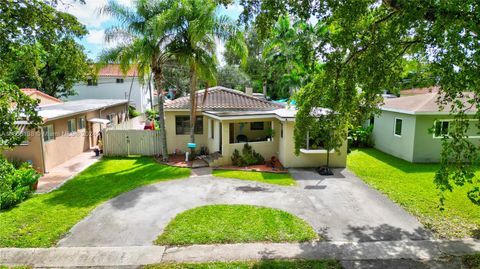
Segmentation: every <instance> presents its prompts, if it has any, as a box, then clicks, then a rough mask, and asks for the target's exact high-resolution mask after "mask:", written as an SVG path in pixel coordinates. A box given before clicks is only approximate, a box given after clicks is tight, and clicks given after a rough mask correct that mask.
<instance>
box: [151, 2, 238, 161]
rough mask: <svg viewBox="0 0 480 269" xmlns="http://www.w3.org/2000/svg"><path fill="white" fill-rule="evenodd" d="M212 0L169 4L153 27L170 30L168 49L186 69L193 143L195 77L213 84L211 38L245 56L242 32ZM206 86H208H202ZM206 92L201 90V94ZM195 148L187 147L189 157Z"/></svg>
mask: <svg viewBox="0 0 480 269" xmlns="http://www.w3.org/2000/svg"><path fill="white" fill-rule="evenodd" d="M216 8H217V4H216V2H215V1H213V0H178V1H175V3H173V4H172V6H171V8H170V9H169V11H168V12H166V13H164V16H163V17H162V19H161V20H157V21H156V22H157V23H156V24H155V25H154V28H156V29H161V30H160V31H164V32H168V33H172V36H171V38H172V41H171V42H170V43H169V45H168V46H167V47H168V51H169V52H170V53H171V54H172V55H173V56H174V57H175V59H176V60H177V61H179V62H180V63H181V64H184V65H185V66H187V67H188V69H189V76H190V142H191V143H195V123H196V111H197V104H196V93H195V92H196V90H197V83H198V79H199V78H201V79H202V80H204V81H205V82H206V84H207V85H215V84H216V78H215V74H216V66H217V64H218V62H217V59H216V57H215V51H216V42H215V39H216V38H217V39H220V40H223V41H226V46H227V47H228V49H230V51H232V52H234V53H236V54H238V55H240V56H241V58H242V62H244V63H245V62H246V59H247V46H246V44H245V40H244V37H243V33H242V32H241V31H240V30H239V29H238V28H237V26H236V25H235V24H234V22H233V21H232V20H231V19H230V18H229V17H227V16H218V15H217V14H216ZM206 90H208V89H206ZM206 94H207V92H205V95H206ZM194 155H195V150H194V149H191V157H192V158H193V157H194Z"/></svg>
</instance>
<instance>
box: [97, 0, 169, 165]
mask: <svg viewBox="0 0 480 269" xmlns="http://www.w3.org/2000/svg"><path fill="white" fill-rule="evenodd" d="M172 4H173V1H162V0H139V1H137V2H136V4H135V7H134V8H133V9H130V8H128V7H126V6H124V5H121V4H119V3H117V2H116V1H113V0H111V1H109V2H108V5H107V6H105V7H104V8H103V9H102V12H104V13H106V14H109V15H112V16H113V17H115V18H116V19H117V20H118V21H119V25H116V26H113V27H111V28H110V29H108V30H107V31H106V39H107V41H109V42H110V41H113V40H116V41H119V42H120V45H118V46H117V47H115V48H113V49H109V50H106V51H104V52H103V53H102V55H101V57H100V59H101V62H103V63H108V62H110V61H114V62H119V63H120V66H121V69H122V71H123V72H125V73H126V72H127V71H128V70H129V69H130V68H137V70H138V77H139V79H146V78H147V76H148V74H149V72H152V73H153V76H154V77H153V78H154V85H155V89H156V91H157V92H158V111H159V117H160V120H159V122H160V139H161V141H162V159H163V161H167V160H168V151H167V137H166V130H165V112H164V101H165V100H164V85H163V84H164V73H163V72H164V67H165V64H166V63H168V62H169V61H170V60H171V53H170V51H169V50H168V45H169V44H170V42H171V37H170V35H171V32H169V31H168V30H169V29H166V28H162V27H158V25H161V24H163V23H165V21H164V20H165V15H166V14H169V12H170V6H171V5H172Z"/></svg>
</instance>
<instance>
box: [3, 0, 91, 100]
mask: <svg viewBox="0 0 480 269" xmlns="http://www.w3.org/2000/svg"><path fill="white" fill-rule="evenodd" d="M55 4H56V1H49V2H43V1H39V0H29V1H2V2H0V66H2V68H1V69H0V77H3V78H4V79H5V81H7V82H9V83H13V84H16V85H17V86H19V87H29V88H37V89H39V90H41V91H43V92H46V93H47V94H50V95H53V96H55V97H63V96H68V95H72V94H74V91H73V90H72V87H73V84H74V83H75V82H78V81H79V80H82V79H84V77H85V74H86V72H88V64H87V58H86V55H85V54H84V52H83V47H82V46H80V45H78V44H77V43H76V42H75V38H80V37H82V36H84V35H85V34H86V33H87V31H86V29H85V26H83V25H82V24H80V23H79V22H78V21H77V19H76V18H75V17H74V16H73V15H70V14H68V13H65V12H60V11H58V10H56V9H55V8H54V7H53V6H52V5H55Z"/></svg>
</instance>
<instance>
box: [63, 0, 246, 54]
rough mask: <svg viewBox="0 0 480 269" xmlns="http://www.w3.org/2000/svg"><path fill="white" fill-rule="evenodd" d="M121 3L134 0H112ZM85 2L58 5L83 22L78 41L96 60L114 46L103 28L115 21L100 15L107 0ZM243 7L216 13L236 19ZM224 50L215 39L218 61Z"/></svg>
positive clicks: (236, 6) (231, 6) (230, 8)
mask: <svg viewBox="0 0 480 269" xmlns="http://www.w3.org/2000/svg"><path fill="white" fill-rule="evenodd" d="M114 1H117V2H119V3H121V4H123V5H126V6H129V7H133V3H134V1H135V0H114ZM85 2H86V3H85V4H80V3H78V1H73V0H68V1H64V3H63V4H61V5H59V6H58V9H59V10H61V11H65V12H68V13H70V14H72V15H74V16H75V17H77V19H78V20H79V21H80V22H81V23H83V24H84V25H85V26H86V27H87V30H88V32H89V33H88V35H86V36H85V37H84V38H82V39H80V40H79V43H80V44H82V45H83V46H84V47H85V52H86V53H87V55H88V57H89V58H90V59H92V60H97V57H98V55H99V54H100V52H101V51H102V50H103V49H104V48H109V47H113V46H115V44H107V43H106V42H105V35H104V33H105V29H108V28H109V27H111V26H114V25H116V24H117V21H116V20H115V19H114V18H112V17H109V16H106V15H100V14H99V10H100V8H101V7H103V6H104V5H105V4H107V2H108V0H86V1H85ZM242 11H243V8H242V7H241V6H240V5H237V4H233V5H230V6H228V7H227V8H225V7H223V6H222V7H219V8H218V10H217V13H218V14H220V15H227V16H229V17H231V18H232V19H235V20H236V19H237V18H238V16H239V15H240V13H241V12H242ZM224 50H225V46H224V44H222V42H221V41H217V57H218V58H219V60H220V62H223V56H222V53H223V51H224Z"/></svg>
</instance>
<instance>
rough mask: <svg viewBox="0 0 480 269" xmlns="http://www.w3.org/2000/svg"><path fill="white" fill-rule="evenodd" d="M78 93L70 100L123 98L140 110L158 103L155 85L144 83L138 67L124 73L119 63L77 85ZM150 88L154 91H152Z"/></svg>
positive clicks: (106, 67) (105, 68) (70, 97)
mask: <svg viewBox="0 0 480 269" xmlns="http://www.w3.org/2000/svg"><path fill="white" fill-rule="evenodd" d="M73 88H74V90H75V91H76V92H77V95H74V96H69V97H67V100H68V101H76V100H83V99H123V100H130V104H131V105H132V106H134V107H135V108H136V109H137V110H138V111H140V112H145V110H147V109H150V108H152V100H153V105H155V104H156V101H155V99H156V97H155V96H156V95H155V93H154V92H153V91H154V89H153V87H148V83H145V84H143V81H142V79H141V78H139V77H138V73H137V71H136V69H131V70H129V71H128V72H127V74H125V75H124V74H123V73H122V71H121V70H120V66H119V65H118V64H110V65H107V66H105V67H104V68H101V69H100V70H99V71H98V75H97V79H96V80H95V79H93V78H92V79H88V81H87V82H83V83H80V84H77V85H75V86H74V87H73ZM150 88H151V90H152V92H151V91H150Z"/></svg>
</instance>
